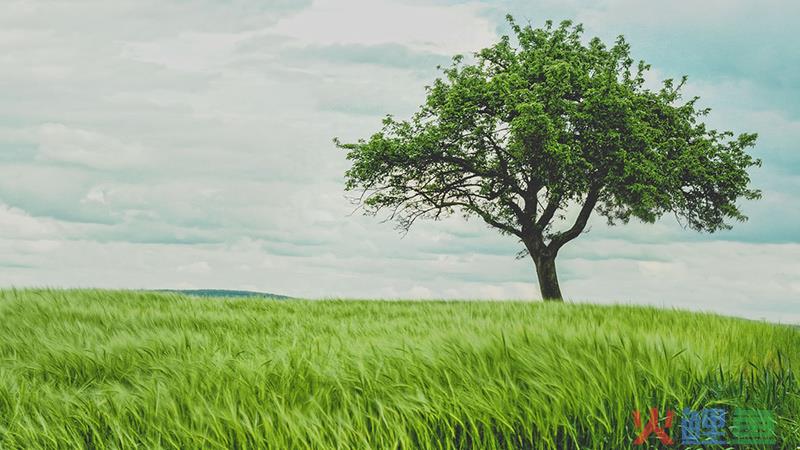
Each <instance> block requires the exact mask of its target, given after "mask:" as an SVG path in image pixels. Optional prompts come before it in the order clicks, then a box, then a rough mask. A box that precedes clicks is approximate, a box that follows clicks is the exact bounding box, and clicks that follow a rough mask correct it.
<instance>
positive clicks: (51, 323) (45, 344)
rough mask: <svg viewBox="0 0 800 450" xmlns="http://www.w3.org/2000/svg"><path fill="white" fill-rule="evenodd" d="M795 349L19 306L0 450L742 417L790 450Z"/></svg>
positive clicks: (515, 321) (718, 334) (662, 321)
mask: <svg viewBox="0 0 800 450" xmlns="http://www.w3.org/2000/svg"><path fill="white" fill-rule="evenodd" d="M798 349H800V332H799V331H798V330H796V329H792V328H789V327H782V326H773V325H769V324H764V323H757V322H749V321H744V320H736V319H731V318H724V317H719V316H714V315H704V314H692V313H686V312H679V311H664V310H658V309H652V308H633V307H601V306H588V305H557V304H541V303H512V302H501V303H498V302H491V303H490V302H428V303H419V302H363V301H358V302H357V301H326V302H311V301H268V300H253V299H228V300H220V299H197V298H193V299H190V298H187V297H182V296H178V295H170V294H155V293H133V292H108V291H44V290H43V291H32V290H28V291H9V290H6V291H0V448H18V447H22V448H74V447H83V446H86V447H94V448H137V447H139V448H159V447H161V448H234V447H237V448H254V447H255V448H258V447H264V446H269V447H271V448H327V447H331V448H391V447H397V445H398V444H400V445H402V447H403V448H409V449H410V448H426V447H439V446H440V447H442V448H448V447H450V446H461V447H463V448H467V447H470V446H472V447H474V448H494V447H504V446H507V447H534V448H540V447H542V448H546V447H555V446H558V447H564V446H569V447H572V446H574V443H575V442H577V443H579V444H580V445H581V446H582V447H588V448H629V447H630V443H631V440H632V437H633V435H634V432H633V429H632V424H631V419H630V415H631V410H632V409H634V408H639V409H642V410H645V409H646V408H648V407H649V406H657V407H659V409H660V410H662V411H663V410H665V409H666V408H667V407H669V408H672V409H674V410H677V411H679V410H680V409H681V408H683V407H685V406H689V407H692V408H702V407H704V406H708V405H746V406H748V407H753V408H770V409H773V410H775V411H776V412H777V414H778V415H779V416H780V430H779V433H780V437H781V442H782V444H783V446H785V448H792V449H793V448H794V446H795V445H800V424H798V420H799V419H798V416H800V385H799V384H798V381H797V379H796V378H793V377H794V375H792V373H791V372H792V371H794V373H796V371H798V370H800V354H798V351H799V350H798ZM756 368H758V370H757V369H756ZM673 434H676V433H673Z"/></svg>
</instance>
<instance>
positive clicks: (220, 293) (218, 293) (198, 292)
mask: <svg viewBox="0 0 800 450" xmlns="http://www.w3.org/2000/svg"><path fill="white" fill-rule="evenodd" d="M153 292H171V293H174V294H183V295H189V296H193V297H261V298H272V299H281V300H285V299H289V298H291V297H288V296H286V295H278V294H270V293H269V292H254V291H237V290H230V289H156V290H154V291H153Z"/></svg>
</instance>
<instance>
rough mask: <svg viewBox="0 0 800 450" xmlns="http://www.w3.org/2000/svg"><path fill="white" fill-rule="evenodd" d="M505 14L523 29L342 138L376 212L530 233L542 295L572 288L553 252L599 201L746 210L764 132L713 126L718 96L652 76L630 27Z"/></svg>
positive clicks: (601, 207) (695, 210) (620, 213)
mask: <svg viewBox="0 0 800 450" xmlns="http://www.w3.org/2000/svg"><path fill="white" fill-rule="evenodd" d="M508 21H509V23H510V24H511V28H512V29H513V31H514V37H515V43H512V39H511V38H509V37H508V36H503V37H502V38H501V39H500V41H499V42H498V43H496V44H495V45H493V46H491V47H489V48H485V49H483V50H481V51H479V52H477V53H475V54H474V55H473V56H474V57H473V59H472V61H471V62H470V63H465V61H464V58H463V57H462V56H456V57H454V58H453V62H452V65H450V66H449V67H447V68H444V69H442V72H443V77H442V78H438V79H436V80H435V81H434V82H433V85H432V86H427V87H426V92H427V99H426V101H425V104H424V105H422V106H421V107H420V109H419V111H418V112H417V113H416V114H414V115H413V117H412V118H411V119H410V120H403V121H399V120H396V119H394V118H393V117H392V116H387V117H386V118H385V119H384V120H383V127H382V129H381V130H380V131H378V132H377V133H375V134H373V135H372V136H371V137H370V138H369V139H360V140H358V141H357V142H355V143H342V142H341V141H340V140H339V139H338V138H336V139H334V142H335V143H336V145H337V146H338V147H340V148H342V149H345V150H347V158H348V160H350V161H352V166H351V168H350V169H349V170H348V171H347V172H346V174H345V177H346V189H347V190H348V191H357V192H360V196H359V197H358V198H357V199H356V200H357V202H358V203H359V205H360V206H361V207H363V209H364V211H365V213H367V214H376V213H378V212H379V211H381V210H384V209H387V210H388V211H389V218H390V219H392V220H396V221H397V222H398V225H399V227H400V228H401V229H403V230H406V231H407V230H408V229H409V228H410V227H411V226H412V224H413V223H414V222H415V221H416V220H417V219H419V218H432V219H439V218H442V217H444V216H446V215H449V214H452V213H455V212H460V213H462V214H463V215H464V216H465V217H470V216H477V217H479V218H480V219H482V220H483V221H485V222H486V223H487V224H488V225H489V226H491V227H494V228H496V229H497V230H499V231H500V233H503V234H507V235H512V236H515V237H516V238H518V239H519V241H520V242H521V243H522V244H523V245H524V250H523V251H522V252H521V256H523V257H524V256H526V254H527V255H530V257H531V258H532V259H533V262H534V264H535V266H536V272H537V276H538V281H539V287H540V290H541V293H542V297H543V298H544V299H545V300H561V299H562V295H561V289H560V287H559V284H558V277H557V275H556V265H555V258H556V255H558V252H559V250H560V249H561V248H562V247H563V246H564V245H565V244H566V243H568V242H570V241H572V240H573V239H575V238H576V237H578V236H580V235H581V234H582V233H583V232H584V229H585V228H586V225H587V222H588V220H589V217H590V216H591V214H592V213H593V212H596V213H597V214H599V215H601V216H603V217H605V219H607V222H608V224H609V225H614V224H616V223H627V222H628V221H629V220H630V219H631V218H632V217H634V218H637V219H639V220H641V221H643V222H646V223H653V222H655V221H656V220H657V219H659V218H660V217H661V216H663V215H664V214H666V213H673V214H674V215H675V217H676V218H677V219H678V220H679V222H680V223H681V224H682V225H683V226H684V228H691V229H694V230H697V231H704V232H709V233H713V232H715V231H717V230H721V229H728V228H730V227H731V225H730V223H729V222H730V219H733V220H737V221H744V220H746V219H747V217H746V216H745V215H744V214H743V213H742V212H741V211H740V210H739V207H738V206H737V200H738V199H740V198H745V199H756V198H759V197H760V192H759V191H758V190H755V189H751V188H750V187H749V183H750V178H749V175H748V173H747V169H748V168H750V167H753V166H758V165H760V164H761V161H759V160H758V159H755V158H753V157H752V156H750V155H749V154H747V153H746V151H745V150H746V149H747V148H748V147H751V146H753V145H755V142H756V134H751V133H744V134H740V135H738V136H736V137H734V134H733V133H732V132H730V131H724V132H720V131H716V130H713V129H709V128H707V127H706V125H705V124H704V123H703V122H702V121H701V119H702V118H703V117H704V116H706V115H707V114H708V113H709V111H710V109H708V108H698V107H697V106H696V104H697V100H698V98H697V97H694V98H692V99H690V100H688V101H682V97H681V88H682V87H683V86H684V83H685V82H686V77H685V76H684V77H683V78H682V79H681V80H680V81H678V82H676V81H674V80H672V79H667V80H665V81H664V82H663V85H662V87H660V88H659V89H657V90H651V89H648V88H646V87H645V79H644V75H645V73H646V72H647V71H648V70H649V68H650V66H649V65H647V64H645V63H644V62H643V61H639V62H638V64H636V65H634V61H633V59H632V58H631V55H630V46H629V44H628V43H626V41H625V39H624V38H623V37H622V36H619V37H618V38H617V39H616V41H615V43H614V44H613V45H611V46H608V45H605V44H604V43H603V42H602V41H601V40H600V39H598V38H594V39H591V40H590V41H589V42H588V43H586V44H584V43H582V42H581V36H582V33H583V28H582V26H581V25H575V26H573V24H572V23H571V22H570V21H564V22H562V23H561V24H560V25H559V26H554V25H553V24H552V22H550V21H548V22H546V25H545V26H544V27H543V28H538V29H535V28H533V27H531V26H530V25H528V26H525V27H522V26H520V25H518V24H517V23H516V22H514V19H513V18H512V17H511V16H508ZM440 69H441V68H440Z"/></svg>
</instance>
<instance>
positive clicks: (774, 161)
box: [0, 0, 800, 323]
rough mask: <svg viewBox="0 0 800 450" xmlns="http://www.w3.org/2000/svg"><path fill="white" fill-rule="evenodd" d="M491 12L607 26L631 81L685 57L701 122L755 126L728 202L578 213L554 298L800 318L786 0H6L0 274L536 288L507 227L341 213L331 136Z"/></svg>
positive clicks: (425, 71) (402, 105) (1, 41)
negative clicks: (705, 109)
mask: <svg viewBox="0 0 800 450" xmlns="http://www.w3.org/2000/svg"><path fill="white" fill-rule="evenodd" d="M507 13H511V14H513V15H514V16H515V17H516V18H517V20H518V22H521V23H528V22H530V23H531V24H532V25H534V26H537V25H541V24H543V22H544V20H546V19H553V20H554V21H556V22H558V21H560V20H562V19H570V20H573V21H575V22H579V23H583V25H584V28H585V29H586V36H587V38H588V37H591V36H599V37H600V38H602V39H604V40H606V41H607V42H610V41H611V40H613V39H614V37H615V36H617V35H619V34H623V35H625V37H626V39H627V40H628V42H630V43H631V45H632V51H633V53H634V56H635V57H637V58H641V59H644V60H645V61H647V62H649V63H651V64H652V68H653V69H652V71H651V72H650V74H649V76H648V79H649V80H652V81H653V82H655V81H657V80H660V79H663V78H668V77H679V76H681V75H683V74H687V75H688V76H689V82H688V85H687V87H686V92H687V94H688V95H699V96H700V97H701V101H700V104H701V105H703V106H709V107H711V108H712V110H713V111H712V113H711V116H710V117H709V118H708V123H709V125H711V126H712V127H716V128H719V129H730V130H733V131H735V132H757V133H759V136H760V137H759V141H758V144H757V146H756V147H755V148H754V149H753V150H752V152H753V153H754V154H755V155H756V156H758V157H760V158H762V159H763V161H764V164H763V167H761V168H759V169H755V170H753V171H752V172H751V174H752V179H753V185H754V186H755V187H757V188H759V189H761V190H762V191H763V199H762V200H760V201H758V202H745V203H742V209H743V210H744V212H745V213H746V214H747V215H749V216H750V220H749V221H748V222H746V223H742V224H737V225H736V226H735V227H734V229H733V230H731V231H726V232H719V233H715V234H713V235H702V234H698V233H695V232H692V231H688V230H684V229H682V228H681V227H680V225H679V224H677V223H676V222H675V220H674V219H672V218H670V217H665V218H664V219H663V220H662V221H659V222H658V223H656V224H653V225H647V224H640V223H631V224H629V225H626V226H616V227H610V228H609V227H607V226H605V224H604V222H603V221H602V220H596V221H593V222H590V231H589V232H588V233H586V234H585V235H583V236H581V237H580V238H579V239H577V240H575V241H573V242H572V243H570V244H568V245H567V246H566V247H564V248H563V249H562V251H561V253H560V254H559V259H558V261H557V264H558V269H559V277H560V280H561V288H562V291H563V292H564V295H565V297H567V298H568V299H570V300H572V301H588V302H595V303H625V304H628V303H634V304H649V305H658V306H664V307H676V308H686V309H692V310H703V311H714V312H719V313H723V314H729V315H737V316H742V317H748V318H753V319H766V320H772V321H780V322H787V323H800V231H799V230H800V226H798V224H800V151H798V148H797V146H798V145H800V144H798V143H800V90H798V89H797V86H799V85H800V74H799V73H798V70H797V69H798V68H800V50H798V49H800V46H798V38H797V30H796V23H795V21H796V18H797V17H800V3H798V2H794V1H782V2H781V1H762V2H744V1H727V0H726V1H722V0H711V1H703V2H698V1H696V0H676V1H671V2H664V1H640V0H606V1H599V2H583V1H573V0H567V1H555V0H552V1H530V0H525V1H522V0H520V1H516V0H511V1H497V2H490V1H484V2H481V1H470V2H460V1H444V0H441V1H422V0H318V1H317V0H315V1H297V0H273V1H263V0H229V1H219V0H205V1H196V2H184V1H168V0H158V1H156V0H130V1H129V0H115V1H105V0H97V1H95V0H80V1H74V2H62V1H60V0H59V1H48V0H41V1H16V0H7V1H5V2H4V3H3V12H2V14H0V286H3V287H11V286H14V287H29V286H47V287H102V288H137V289H139V288H178V289H182V288H186V289H189V288H220V289H247V290H257V291H266V292H272V293H278V294H284V295H290V296H297V297H307V298H340V297H347V298H408V299H416V298H448V299H536V298H539V293H538V286H537V285H536V281H535V272H534V269H533V265H532V263H531V261H530V260H529V259H515V255H516V254H517V252H518V251H519V250H520V249H521V246H520V244H519V243H518V242H515V240H514V239H513V238H511V237H508V236H501V235H499V234H497V233H496V232H494V231H493V230H491V229H488V228H487V227H486V226H484V225H483V224H482V223H480V222H478V221H474V220H473V221H469V222H465V221H463V220H462V219H460V218H458V217H456V218H451V219H448V220H444V221H439V222H425V223H423V222H419V223H418V224H417V225H415V228H414V229H412V230H411V232H409V233H408V234H407V235H405V236H403V235H402V234H401V233H399V232H398V231H397V230H396V229H395V227H394V226H393V225H392V224H391V223H384V222H382V217H364V216H361V215H359V214H358V213H356V214H353V205H352V204H351V203H350V201H349V200H348V198H347V196H346V194H345V192H344V190H343V173H344V171H345V170H346V169H347V167H348V163H347V161H346V159H345V155H344V152H343V151H342V150H339V149H337V148H336V147H335V146H334V145H333V144H332V138H333V137H335V136H338V137H340V138H341V139H342V140H344V141H346V142H347V141H353V140H356V139H358V138H360V137H367V136H369V135H370V134H371V133H373V132H374V131H376V130H378V129H379V127H380V120H381V118H382V117H383V116H384V115H385V114H392V115H394V116H396V117H399V118H405V117H408V116H410V115H411V114H412V113H413V112H414V111H415V110H416V109H417V107H418V106H419V105H420V104H421V103H422V102H423V101H424V94H425V91H424V86H426V85H427V84H430V83H431V82H432V81H433V80H434V79H435V78H436V77H437V75H438V73H439V72H437V70H436V66H437V65H439V64H447V63H448V62H449V61H450V58H451V57H452V56H453V55H454V54H459V53H461V54H469V53H470V52H473V51H476V50H479V49H480V48H483V47H486V46H488V45H491V44H492V43H493V42H495V41H496V40H497V39H498V38H499V36H501V35H502V34H504V33H507V32H508V27H507V24H506V23H505V21H504V16H505V15H506V14H507Z"/></svg>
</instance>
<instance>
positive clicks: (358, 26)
mask: <svg viewBox="0 0 800 450" xmlns="http://www.w3.org/2000/svg"><path fill="white" fill-rule="evenodd" d="M484 9H485V6H484V5H481V4H480V3H477V2H476V3H466V4H454V5H423V4H418V3H403V2H397V1H389V0H317V1H315V2H314V4H313V5H312V6H311V7H310V8H308V9H305V10H303V11H302V12H300V13H298V14H296V15H293V16H289V17H286V18H284V19H283V20H281V21H279V22H278V23H277V24H276V25H275V26H274V27H272V28H271V29H270V31H271V32H273V33H277V34H283V35H286V36H291V37H293V38H296V39H298V40H299V41H300V42H301V43H303V44H320V45H330V44H361V45H379V44H387V43H393V44H402V45H405V46H408V47H410V48H412V49H415V50H424V51H431V52H435V53H442V54H446V55H451V54H456V53H469V52H473V51H475V50H477V49H480V48H482V47H485V46H487V45H489V44H491V43H492V41H493V40H494V39H495V37H496V36H495V33H494V26H493V24H492V23H491V22H490V21H489V20H488V19H486V18H484V17H481V16H480V13H481V11H482V10H484Z"/></svg>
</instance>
